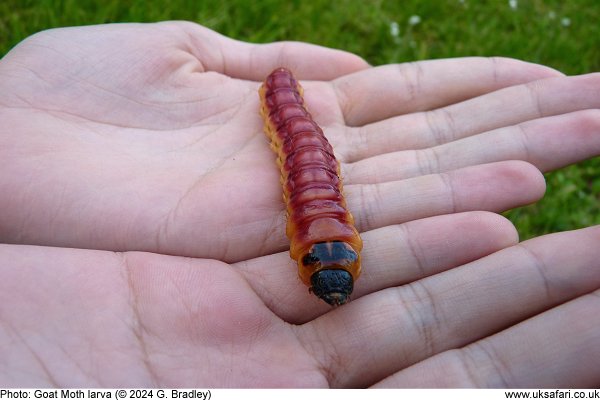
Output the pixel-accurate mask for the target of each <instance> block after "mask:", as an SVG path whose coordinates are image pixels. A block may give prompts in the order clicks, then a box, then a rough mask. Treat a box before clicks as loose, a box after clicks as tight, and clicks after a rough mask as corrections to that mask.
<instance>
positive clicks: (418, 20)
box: [408, 15, 421, 26]
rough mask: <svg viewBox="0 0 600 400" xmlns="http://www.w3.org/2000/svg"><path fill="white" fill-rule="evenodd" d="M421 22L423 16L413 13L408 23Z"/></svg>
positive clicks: (415, 23) (413, 24)
mask: <svg viewBox="0 0 600 400" xmlns="http://www.w3.org/2000/svg"><path fill="white" fill-rule="evenodd" d="M420 22H421V17H419V16H418V15H411V16H410V18H409V19H408V24H409V25H412V26H415V25H417V24H418V23H420Z"/></svg>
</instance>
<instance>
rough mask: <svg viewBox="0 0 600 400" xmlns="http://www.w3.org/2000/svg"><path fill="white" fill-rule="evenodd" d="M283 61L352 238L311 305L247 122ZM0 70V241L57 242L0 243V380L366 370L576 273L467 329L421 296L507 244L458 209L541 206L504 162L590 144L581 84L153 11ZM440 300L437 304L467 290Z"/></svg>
mask: <svg viewBox="0 0 600 400" xmlns="http://www.w3.org/2000/svg"><path fill="white" fill-rule="evenodd" d="M280 65H282V66H287V67H289V68H291V69H292V70H293V71H294V72H295V73H296V75H297V76H298V77H299V78H300V79H303V80H306V81H303V86H304V87H305V89H306V92H305V97H306V101H307V105H308V108H309V110H310V111H311V112H312V114H313V116H314V118H315V119H316V120H317V122H319V123H320V124H321V125H322V126H323V128H324V131H325V133H326V135H327V136H328V138H329V139H330V141H331V142H332V145H333V147H334V149H335V150H336V155H337V156H338V158H339V159H340V160H341V162H342V174H343V177H344V182H345V189H346V193H347V196H348V202H349V206H350V209H351V210H352V212H353V213H354V215H355V217H356V218H357V223H358V228H359V230H361V231H362V232H365V233H364V239H365V253H364V265H365V274H364V277H363V278H361V280H360V281H359V283H358V284H357V290H356V294H355V298H357V299H358V298H360V299H359V300H356V301H354V302H353V303H351V304H349V305H347V306H344V307H343V308H340V309H338V310H335V311H334V312H331V313H327V314H325V315H322V314H323V313H325V312H326V311H327V306H325V305H324V304H319V303H318V302H317V300H316V299H314V298H312V297H311V296H309V295H308V293H307V292H306V288H305V287H303V286H301V285H300V284H299V283H298V281H297V279H296V278H295V270H294V268H292V267H291V265H292V264H293V263H292V262H291V261H290V260H289V259H288V257H287V255H286V254H285V252H283V251H285V248H286V246H287V243H286V240H285V237H284V231H285V230H284V224H285V215H284V206H283V203H282V201H281V188H280V186H279V181H278V171H277V168H276V166H275V163H274V155H273V154H272V153H271V151H270V150H269V148H268V144H267V142H266V139H265V137H264V135H263V134H262V121H261V120H260V118H259V115H258V108H259V105H258V95H257V89H258V86H259V84H260V80H261V79H263V78H264V76H266V75H267V74H268V73H269V72H270V71H271V70H272V69H274V68H275V67H277V66H280ZM0 77H1V80H0V93H1V95H0V115H1V116H2V120H3V121H4V126H5V128H4V130H3V131H2V135H0V159H1V160H2V168H1V171H0V189H1V193H2V196H1V197H0V206H2V209H3V210H4V212H3V213H2V215H0V238H1V239H2V240H3V241H4V242H5V243H14V244H27V245H44V246H54V248H51V247H35V246H14V245H4V246H3V247H2V251H1V254H2V276H3V279H2V283H1V284H0V285H1V288H2V290H1V291H0V293H1V296H2V297H3V298H2V302H1V304H2V305H1V306H0V307H1V308H0V311H1V313H0V316H1V317H2V323H3V325H2V326H3V335H4V336H3V341H2V343H3V344H2V349H1V351H2V354H3V356H4V357H3V360H5V361H4V363H5V367H6V368H7V371H8V373H7V374H6V375H5V376H4V377H3V379H5V380H6V382H7V383H17V384H18V383H23V384H27V385H49V384H56V385H68V386H78V385H80V386H85V385H93V384H100V385H107V386H113V385H129V386H136V385H147V384H156V385H167V386H170V385H187V386H190V385H210V386H327V385H330V386H365V385H369V384H373V383H375V382H377V381H380V380H381V379H383V378H385V377H387V376H389V375H391V374H393V373H394V372H396V371H400V370H403V369H404V368H406V367H408V366H410V365H413V364H415V363H417V362H418V361H421V360H425V359H427V358H429V357H431V356H434V355H436V354H444V353H443V352H444V351H445V350H447V349H451V348H455V347H457V346H462V345H466V344H469V343H472V342H476V341H477V340H478V339H480V338H483V337H485V336H487V335H490V334H492V333H494V332H497V331H498V330H500V329H502V328H505V327H507V326H510V325H511V324H513V323H516V322H518V321H520V320H522V319H525V318H527V317H529V316H531V315H535V314H536V313H539V312H542V311H544V310H545V309H547V308H548V307H550V306H552V305H555V304H559V303H561V302H563V301H566V300H568V299H571V298H574V297H576V296H578V295H580V294H583V293H585V292H587V291H590V290H592V289H594V287H593V284H594V282H595V281H594V280H593V279H587V280H585V282H584V281H581V279H583V278H577V279H579V280H577V281H576V282H572V283H571V285H572V286H574V287H576V288H577V289H576V290H575V289H573V290H571V291H567V292H566V293H564V294H563V295H562V297H561V296H559V295H553V296H546V297H544V296H541V298H542V300H541V301H540V302H539V303H535V302H533V303H534V304H533V305H531V306H530V307H524V308H523V309H521V310H519V311H518V312H513V313H511V314H507V315H503V316H500V317H499V316H498V315H496V314H494V315H490V316H489V318H491V319H492V320H493V321H494V322H493V323H490V321H486V320H481V322H480V324H481V327H480V328H479V329H477V328H473V330H472V331H470V332H469V333H468V334H467V333H464V332H463V333H461V334H459V335H457V334H456V329H458V328H457V327H456V326H444V325H443V324H444V321H442V322H440V321H439V319H433V320H432V319H431V318H432V316H433V315H435V314H436V312H439V309H438V310H437V311H435V310H433V313H432V310H431V309H430V308H427V307H431V306H432V305H433V304H434V301H433V300H432V299H431V298H433V299H435V296H436V295H430V294H429V293H430V291H429V290H434V293H448V290H450V287H449V286H448V285H450V286H451V285H452V284H454V285H455V283H456V279H459V278H458V277H460V276H461V275H457V276H458V277H456V278H450V279H449V280H448V277H449V276H450V277H451V276H452V275H448V274H450V273H453V274H460V273H461V271H463V272H462V274H465V275H464V277H463V278H464V279H463V278H461V279H463V280H462V281H463V282H478V281H477V278H478V275H477V274H473V273H468V271H469V270H472V269H473V268H474V267H473V266H470V267H468V266H467V267H462V268H455V269H453V270H452V271H448V272H447V273H445V274H439V275H435V274H437V273H439V272H443V271H446V270H450V269H451V268H454V267H458V266H460V265H462V264H464V263H468V262H470V261H473V260H476V259H478V258H480V257H482V256H485V255H488V254H490V253H493V252H495V251H497V250H499V249H502V248H504V247H507V246H510V245H513V244H514V243H515V242H516V240H517V238H516V236H515V233H514V229H513V228H512V226H511V225H510V224H509V223H507V222H506V221H505V220H503V219H502V218H500V217H498V216H496V215H494V214H491V213H485V212H471V213H460V212H463V211H471V210H488V211H501V210H504V209H507V208H511V207H514V206H517V205H521V204H525V203H528V202H531V201H534V200H535V199H537V198H539V197H540V196H541V195H542V193H543V189H544V184H543V179H542V177H541V175H540V174H539V172H538V170H537V169H536V168H534V167H533V166H532V165H531V164H528V163H524V162H523V161H518V160H524V161H528V162H530V163H533V164H534V165H535V166H537V167H538V168H539V169H542V170H548V169H551V168H557V167H560V166H563V165H566V164H569V163H571V162H574V161H577V160H580V159H583V158H585V157H588V156H591V155H594V154H596V152H597V151H598V148H599V147H600V143H599V142H598V140H597V139H596V140H588V141H587V142H586V145H585V146H583V145H581V136H586V137H588V136H590V132H592V131H593V129H595V128H594V124H593V121H594V119H593V118H592V115H595V114H593V113H592V112H591V111H589V109H593V108H597V107H598V104H597V103H598V100H597V99H596V96H594V93H595V91H594V85H596V86H597V85H598V83H597V82H598V77H597V76H594V75H590V76H585V77H577V78H565V77H561V76H560V75H559V74H558V73H556V72H554V71H552V70H549V69H547V68H543V67H540V66H535V65H530V64H525V63H520V62H516V61H511V60H504V59H491V60H489V59H479V58H473V59H458V60H440V61H431V62H425V63H419V64H408V65H400V66H397V65H396V66H385V67H379V68H370V67H368V65H366V64H365V63H364V62H363V61H362V60H360V59H359V58H357V57H355V56H353V55H350V54H347V53H343V52H339V51H333V50H329V49H324V48H320V47H316V46H309V45H306V44H301V43H277V44H270V45H260V46H259V45H250V44H246V43H241V42H236V41H232V40H230V39H227V38H225V37H222V36H220V35H218V34H216V33H214V32H212V31H209V30H207V29H204V28H202V27H199V26H197V25H193V24H188V23H162V24H154V25H117V26H98V27H86V28H70V29H60V30H53V31H47V32H43V33H41V34H38V35H36V36H33V37H31V38H29V39H28V40H27V41H25V42H23V43H22V44H21V45H19V46H18V47H17V48H15V49H14V50H13V51H12V52H11V53H9V54H8V55H7V56H6V57H5V58H4V59H3V60H2V63H1V64H0ZM544 78H546V79H544ZM539 79H543V80H539ZM532 81H535V82H534V83H531V82H532ZM505 87H506V89H502V88H505ZM556 93H561V96H560V97H559V98H557V97H556V96H554V94H556ZM572 127H576V128H577V131H576V134H574V135H569V136H565V135H564V132H565V130H568V129H571V128H572ZM590 143H591V145H590ZM509 160H512V161H509ZM446 214H448V215H446ZM410 221H412V222H410ZM457 230H458V231H460V232H464V233H463V234H461V235H460V236H457V235H456V232H457ZM582 232H583V233H578V234H577V235H580V236H585V237H588V236H589V235H593V234H594V233H593V230H588V231H582ZM590 232H591V233H590ZM571 235H572V236H569V238H572V239H569V240H571V241H580V238H579V236H577V237H576V236H574V235H576V234H571ZM539 240H540V241H541V242H534V243H542V244H545V243H550V242H551V239H547V240H546V241H544V239H539ZM569 243H570V242H569ZM534 246H535V244H534ZM58 247H78V248H82V249H96V250H75V249H61V248H58ZM98 249H99V250H108V251H97V250H98ZM136 250H137V251H146V252H152V253H163V254H170V255H174V256H166V255H158V254H149V253H135V252H131V251H136ZM117 251H118V252H123V251H128V252H129V253H114V252H117ZM175 256H178V257H175ZM180 256H191V257H197V258H201V259H196V260H192V259H186V258H181V257H180ZM494 256H495V257H497V259H498V260H504V259H506V257H508V258H509V259H510V257H517V258H518V257H520V256H521V253H519V252H518V251H517V250H510V249H508V250H506V251H505V252H504V253H502V252H501V253H497V254H495V255H494ZM477 262H482V261H481V260H479V261H477ZM525 264H526V263H525ZM586 265H587V264H586ZM17 267H19V268H17ZM584 267H585V266H582V267H581V268H584ZM465 268H466V269H465ZM523 268H525V267H523ZM428 276H430V277H429V278H427V277H428ZM582 276H586V275H585V274H583V275H582ZM422 278H423V280H419V279H422ZM427 279H429V281H428V280H427ZM532 279H533V278H532ZM573 279H575V278H573ZM413 281H414V282H415V283H414V284H413V286H411V285H409V286H406V287H403V288H398V287H399V286H400V285H402V284H405V283H409V282H413ZM526 281H527V280H526V279H525V282H526ZM580 281H581V282H582V283H581V284H579V283H578V282H580ZM426 282H432V283H431V284H430V285H432V286H431V287H429V286H427V285H429V284H427V283H426ZM465 284H467V283H465ZM533 284H534V283H532V285H533ZM596 284H597V283H596ZM471 285H474V283H471ZM590 285H592V286H590ZM411 287H413V288H412V289H410V288H411ZM582 287H584V289H582ZM388 288H389V290H386V289H388ZM488 289H489V288H488ZM455 290H457V291H458V292H457V293H462V292H464V291H463V290H462V289H461V290H458V288H455ZM399 293H404V294H401V295H400V294H399ZM561 293H562V292H561ZM457 295H458V294H457ZM464 295H465V296H467V293H464ZM481 295H486V294H484V293H481ZM390 296H391V297H390ZM429 296H431V298H429ZM487 296H489V293H487ZM361 297H362V298H361ZM467 297H469V298H471V297H472V298H477V291H474V292H470V293H469V294H468V296H467ZM491 298H493V296H491ZM455 300H456V302H455V303H452V302H450V304H448V305H447V307H450V309H452V307H456V306H457V304H458V305H460V304H463V306H464V303H461V302H460V301H459V300H460V299H459V298H457V299H455ZM511 300H513V301H517V300H519V299H518V298H517V297H513V298H512V299H511ZM464 301H466V300H464V299H463V302H464ZM507 301H508V300H507ZM11 304H13V305H14V304H16V305H17V306H9V305H11ZM476 306H477V307H481V304H480V303H477V302H475V303H474V304H473V308H474V309H473V310H471V313H470V314H469V311H464V310H463V311H462V313H463V315H464V316H465V318H467V319H468V320H475V319H474V318H475V317H474V316H477V315H480V314H478V312H479V311H480V310H481V309H480V308H477V307H476ZM410 309H415V310H418V311H419V312H420V313H421V314H418V313H417V312H416V311H410ZM386 313H391V314H386ZM319 315H322V316H321V317H319ZM417 315H419V316H417ZM318 317H319V318H318ZM315 318H316V319H315ZM436 318H439V317H436ZM459 322H460V323H464V321H460V320H459V321H456V322H455V323H456V324H458V323H459ZM293 324H296V325H293ZM431 324H433V325H435V326H437V327H438V328H436V329H435V330H434V331H432V328H431V326H432V325H431ZM440 324H441V325H440ZM440 326H441V327H440ZM363 327H364V328H363ZM442 327H443V328H444V329H442ZM411 328H412V329H413V332H412V335H413V336H412V337H411V336H410V334H411ZM74 332H76V333H77V334H76V335H74V334H73V333H74ZM334 332H335V334H334ZM399 332H402V334H407V335H408V336H407V339H406V340H405V341H403V342H402V343H398V341H397V335H398V334H399ZM436 335H437V336H436ZM23 352H25V353H27V354H29V358H23V355H22V353H23ZM15 363H16V364H18V365H19V366H20V367H19V368H14V366H15V365H16V364H15ZM19 363H20V364H19ZM365 365H367V366H368V367H367V369H368V370H369V371H368V373H365V372H364V368H365ZM416 365H418V364H416ZM413 368H415V367H413ZM390 379H393V378H390ZM398 379H400V378H398ZM460 382H462V383H463V384H475V385H477V384H486V382H488V381H485V380H483V378H482V381H481V382H478V381H477V380H476V379H472V380H471V381H468V382H466V383H465V381H461V380H460V379H457V380H456V381H455V382H454V384H459V383H460ZM490 382H492V383H490V384H493V382H494V381H493V380H490ZM529 382H530V381H525V383H524V384H527V383H529ZM582 382H584V383H585V382H589V380H588V381H585V380H583V381H582ZM391 384H402V385H410V382H409V381H406V382H402V381H400V382H398V381H392V383H391ZM414 384H418V382H415V383H414ZM425 384H426V383H425ZM448 384H453V383H452V382H448ZM508 384H515V385H516V384H519V382H518V381H515V382H508Z"/></svg>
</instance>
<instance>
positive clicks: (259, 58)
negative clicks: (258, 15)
mask: <svg viewBox="0 0 600 400" xmlns="http://www.w3.org/2000/svg"><path fill="white" fill-rule="evenodd" d="M182 27H183V28H184V29H185V30H186V31H187V32H188V34H189V36H190V38H191V41H192V46H193V51H194V52H195V53H196V54H197V57H198V58H199V59H200V60H202V62H203V64H204V66H205V68H206V70H208V71H216V72H220V73H222V74H225V75H228V76H230V77H233V78H239V79H249V80H254V81H262V80H263V79H265V77H266V76H267V75H268V74H269V73H270V72H271V71H273V70H274V69H275V68H277V67H286V68H289V69H290V70H292V71H293V72H294V75H295V76H296V78H298V79H312V80H331V79H334V78H337V77H339V76H342V75H346V74H349V73H351V72H356V71H360V70H363V69H365V68H369V64H368V63H367V62H366V61H365V60H363V59H362V58H360V57H359V56H357V55H354V54H352V53H348V52H345V51H341V50H335V49H329V48H326V47H322V46H317V45H313V44H308V43H301V42H275V43H269V44H252V43H246V42H242V41H238V40H233V39H230V38H228V37H225V36H223V35H220V34H218V33H216V32H214V31H211V30H210V29H208V28H204V27H202V26H199V25H196V24H191V23H184V24H183V25H182ZM215 43H216V44H217V46H215ZM317 65H318V68H315V66H317Z"/></svg>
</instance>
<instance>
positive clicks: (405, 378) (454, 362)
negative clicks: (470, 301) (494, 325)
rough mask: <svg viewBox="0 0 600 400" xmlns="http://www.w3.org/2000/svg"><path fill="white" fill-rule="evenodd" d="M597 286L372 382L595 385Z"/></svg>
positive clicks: (599, 358) (598, 372) (598, 364)
mask: <svg viewBox="0 0 600 400" xmlns="http://www.w3.org/2000/svg"><path fill="white" fill-rule="evenodd" d="M599 314H600V291H598V290H597V291H595V292H593V293H591V294H589V295H586V296H582V297H579V298H577V299H575V300H572V301H570V302H568V303H566V304H563V305H561V306H558V307H556V308H553V309H551V310H550V311H547V312H545V313H542V314H540V315H538V316H536V317H534V318H532V319H530V320H527V321H524V322H522V323H520V324H519V325H516V326H514V327H512V328H510V329H507V330H505V331H503V332H500V333H498V334H496V335H494V336H491V337H489V338H486V339H483V340H481V341H478V342H475V343H473V344H471V345H469V346H467V347H464V348H461V349H457V350H449V351H446V352H444V353H441V354H439V355H437V356H435V357H432V358H429V359H427V360H425V361H422V362H420V363H418V364H415V365H413V366H412V367H409V368H407V369H405V370H402V371H400V372H398V373H396V374H394V375H392V376H391V377H389V378H386V379H384V380H383V381H381V382H378V383H377V385H376V386H377V387H480V388H481V387H496V388H498V387H504V388H515V387H520V388H523V387H539V388H549V387H553V388H555V387H580V388H583V387H590V388H591V387H598V382H600V380H599V377H600V329H598V328H599V325H598V315H599Z"/></svg>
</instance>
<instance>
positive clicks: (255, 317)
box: [0, 212, 600, 387]
mask: <svg viewBox="0 0 600 400" xmlns="http://www.w3.org/2000/svg"><path fill="white" fill-rule="evenodd" d="M475 217H479V219H478V220H477V218H475ZM476 221H478V222H476ZM493 225H496V226H497V227H496V230H497V231H498V232H499V233H497V234H496V235H492V236H495V238H494V240H493V241H489V240H485V239H482V238H483V237H485V236H486V232H487V231H489V230H490V229H492V226H493ZM457 229H461V232H464V234H463V235H457V234H456V230H457ZM387 233H388V235H386V236H382V235H379V234H378V232H377V231H373V232H368V233H366V234H365V240H366V243H368V244H369V246H367V247H366V249H365V255H364V259H365V265H366V266H367V268H365V272H364V274H365V275H364V276H363V278H361V280H360V281H359V283H360V284H359V285H357V288H356V289H357V295H358V298H357V299H355V300H353V301H352V302H350V303H348V304H346V305H344V306H341V307H338V308H336V309H333V310H332V311H330V312H328V313H326V314H324V315H321V316H320V317H316V316H317V314H318V313H319V312H320V311H322V308H319V307H327V306H326V305H325V304H324V303H322V302H321V303H319V301H318V300H317V299H316V298H314V296H310V297H309V296H308V294H307V293H306V290H305V288H304V290H300V289H299V288H300V286H301V285H299V284H298V282H297V281H296V279H295V271H294V269H293V268H291V267H289V268H286V265H285V264H286V260H287V259H288V257H287V254H285V253H280V254H274V255H270V256H265V257H260V258H256V259H253V260H249V261H247V262H243V263H239V264H234V265H228V264H225V263H223V262H220V261H215V260H206V259H190V258H182V257H175V256H165V255H158V254H151V253H136V252H130V253H112V252H107V251H97V250H82V249H63V248H53V247H41V246H15V245H0V276H1V277H2V279H0V355H1V357H0V385H2V386H17V387H39V386H69V387H86V386H94V387H95V386H104V387H116V386H125V387H145V386H163V387H206V386H208V387H231V386H232V387H363V386H370V385H373V384H375V386H377V387H421V386H424V387H457V386H476V387H583V386H594V385H595V386H597V385H598V382H600V381H599V378H600V329H598V328H599V327H598V318H597V316H598V313H599V311H600V302H599V301H598V300H599V296H598V294H599V293H600V273H599V271H600V268H599V266H600V265H599V260H600V247H599V246H598V245H597V244H598V240H599V239H600V227H594V228H588V229H585V230H581V231H575V232H568V233H561V234H555V235H549V236H544V237H541V238H537V239H533V240H531V241H527V242H524V243H522V244H518V245H514V246H512V247H508V248H506V249H504V250H499V251H498V252H496V253H494V254H491V255H489V256H487V257H483V258H481V259H478V260H476V261H473V262H471V263H468V264H466V265H463V266H460V267H456V268H453V269H450V268H452V267H454V266H456V265H458V264H461V263H462V260H464V259H469V258H477V257H479V256H481V255H484V254H487V253H489V252H491V251H493V250H494V249H498V248H502V247H503V246H506V245H507V244H509V243H510V242H512V241H514V240H516V237H515V235H514V232H513V234H512V235H511V234H510V233H511V225H510V224H509V223H508V222H506V221H505V220H504V219H502V218H501V217H499V216H495V215H493V214H488V213H483V212H479V213H477V212H473V213H469V214H453V215H447V216H438V217H432V218H426V219H421V220H417V221H412V222H408V223H406V224H403V225H402V226H401V227H397V228H396V229H393V230H392V229H388V231H387ZM502 235H503V237H502ZM487 236H490V235H487ZM448 269H450V270H448ZM303 296H304V297H303ZM319 310H320V311H319ZM289 321H304V322H303V323H297V324H293V323H290V322H289Z"/></svg>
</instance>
